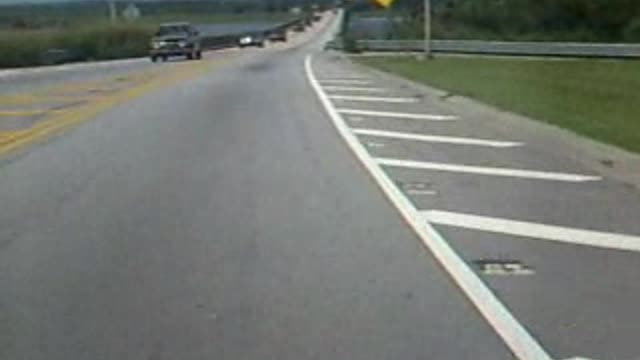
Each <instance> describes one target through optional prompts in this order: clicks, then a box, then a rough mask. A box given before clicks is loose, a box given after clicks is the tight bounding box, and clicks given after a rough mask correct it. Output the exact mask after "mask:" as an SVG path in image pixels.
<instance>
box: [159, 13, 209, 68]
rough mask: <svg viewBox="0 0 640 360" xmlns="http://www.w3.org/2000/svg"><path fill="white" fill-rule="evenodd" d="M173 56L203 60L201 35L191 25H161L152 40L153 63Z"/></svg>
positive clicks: (178, 23) (185, 23)
mask: <svg viewBox="0 0 640 360" xmlns="http://www.w3.org/2000/svg"><path fill="white" fill-rule="evenodd" d="M171 56H184V57H186V58H187V59H189V60H193V59H201V58H202V44H201V38H200V33H199V32H198V30H197V29H196V28H195V27H194V26H193V25H191V24H190V23H187V22H175V23H165V24H161V25H160V28H159V29H158V31H157V32H156V34H155V36H154V37H153V38H152V39H151V50H150V51H149V57H150V58H151V61H153V62H156V61H158V59H162V60H163V61H166V60H167V59H168V58H169V57H171Z"/></svg>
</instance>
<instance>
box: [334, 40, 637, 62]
mask: <svg viewBox="0 0 640 360" xmlns="http://www.w3.org/2000/svg"><path fill="white" fill-rule="evenodd" d="M423 44H424V43H423V42H422V41H421V40H358V41H356V48H357V50H358V51H373V52H376V51H380V52H384V51H394V52H413V51H422V49H423V46H424V45H423ZM431 46H432V49H433V51H434V52H436V53H449V54H486V55H520V56H565V57H599V58H640V44H605V43H575V42H509V41H482V40H433V41H432V43H431ZM329 47H333V48H337V49H340V48H341V44H340V41H335V42H334V43H333V44H329Z"/></svg>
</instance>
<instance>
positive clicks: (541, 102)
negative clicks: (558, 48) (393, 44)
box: [358, 57, 640, 153]
mask: <svg viewBox="0 0 640 360" xmlns="http://www.w3.org/2000/svg"><path fill="white" fill-rule="evenodd" d="M358 61H359V62H361V63H363V64H366V65H369V66H372V67H375V68H378V69H381V70H384V71H388V72H391V73H395V74H398V75H401V76H403V77H406V78H409V79H412V80H414V81H419V82H423V83H426V84H429V85H432V86H434V87H437V88H440V89H443V90H447V91H449V92H452V93H455V94H459V95H463V96H468V97H472V98H476V99H478V100H480V101H483V102H485V103H488V104H492V105H495V106H497V107H499V108H502V109H505V110H510V111H513V112H516V113H520V114H523V115H527V116H529V117H532V118H535V119H538V120H540V121H544V122H547V123H550V124H554V125H557V126H559V127H562V128H565V129H569V130H571V131H573V132H575V133H578V134H581V135H584V136H587V137H590V138H592V139H595V140H598V141H601V142H605V143H609V144H613V145H616V146H619V147H621V148H624V149H627V150H630V151H633V152H637V153H640V62H638V61H605V60H562V61H558V60H528V59H527V60H525V59H497V58H439V59H434V60H432V61H428V62H420V61H418V60H415V59H413V58H408V57H375V58H374V57H371V58H358Z"/></svg>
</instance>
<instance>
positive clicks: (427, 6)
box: [423, 0, 431, 60]
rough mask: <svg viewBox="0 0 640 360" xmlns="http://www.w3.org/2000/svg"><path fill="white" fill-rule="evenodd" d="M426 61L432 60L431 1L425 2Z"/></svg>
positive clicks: (425, 0)
mask: <svg viewBox="0 0 640 360" xmlns="http://www.w3.org/2000/svg"><path fill="white" fill-rule="evenodd" d="M423 56H424V59H425V60H427V59H430V58H431V0H424V54H423Z"/></svg>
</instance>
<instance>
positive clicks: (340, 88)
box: [324, 86, 387, 93]
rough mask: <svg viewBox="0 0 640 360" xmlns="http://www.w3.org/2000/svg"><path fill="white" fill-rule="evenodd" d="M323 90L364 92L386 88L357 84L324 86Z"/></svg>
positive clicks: (378, 91)
mask: <svg viewBox="0 0 640 360" xmlns="http://www.w3.org/2000/svg"><path fill="white" fill-rule="evenodd" d="M324 91H349V92H364V93H384V92H387V90H385V89H383V88H377V87H357V86H325V87H324Z"/></svg>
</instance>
